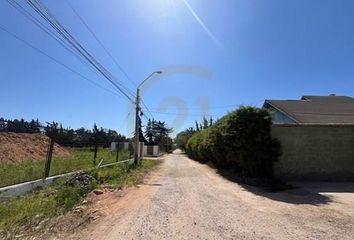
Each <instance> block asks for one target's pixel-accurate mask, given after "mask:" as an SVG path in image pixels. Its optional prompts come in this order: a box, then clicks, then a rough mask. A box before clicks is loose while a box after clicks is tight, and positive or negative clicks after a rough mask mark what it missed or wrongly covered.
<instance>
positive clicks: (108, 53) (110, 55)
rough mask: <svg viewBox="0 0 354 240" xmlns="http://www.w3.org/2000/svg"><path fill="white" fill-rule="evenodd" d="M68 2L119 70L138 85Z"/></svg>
mask: <svg viewBox="0 0 354 240" xmlns="http://www.w3.org/2000/svg"><path fill="white" fill-rule="evenodd" d="M66 3H67V4H68V6H69V7H70V8H71V10H72V11H73V12H74V13H75V15H76V16H77V17H78V18H79V19H80V21H81V22H82V24H84V25H85V27H86V29H87V30H88V31H89V32H90V33H91V34H92V36H93V37H94V38H95V39H96V41H97V42H98V43H99V44H100V46H101V47H102V48H103V50H104V51H105V52H106V54H107V55H108V56H109V57H110V58H111V59H112V61H113V62H114V63H115V65H116V66H117V67H118V68H119V70H120V71H121V72H122V73H123V74H124V76H125V77H126V78H127V79H128V80H129V81H130V82H131V83H132V84H133V85H134V86H135V87H136V83H135V82H134V81H133V80H132V79H131V78H130V77H129V76H128V74H127V73H126V72H125V71H124V69H123V68H122V66H121V65H120V64H119V63H118V62H117V60H116V59H115V58H114V57H113V56H112V54H111V53H110V52H109V51H108V50H107V48H106V47H105V46H104V45H103V43H102V42H101V41H100V39H99V38H98V37H97V35H96V34H95V33H94V31H93V30H92V29H91V28H90V27H89V25H88V24H87V23H86V22H85V20H84V19H83V18H82V17H81V15H80V14H79V13H78V11H76V10H75V8H74V7H73V6H72V5H71V4H70V2H69V1H68V0H66Z"/></svg>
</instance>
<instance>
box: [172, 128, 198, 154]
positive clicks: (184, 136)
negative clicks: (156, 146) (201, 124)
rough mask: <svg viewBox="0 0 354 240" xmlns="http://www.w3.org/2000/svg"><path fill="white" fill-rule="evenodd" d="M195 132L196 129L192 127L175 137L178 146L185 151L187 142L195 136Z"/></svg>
mask: <svg viewBox="0 0 354 240" xmlns="http://www.w3.org/2000/svg"><path fill="white" fill-rule="evenodd" d="M194 133H196V130H194V129H193V128H192V127H190V128H187V129H186V130H184V131H182V132H180V133H178V134H177V135H176V138H175V143H176V144H177V147H178V148H180V149H182V150H183V151H185V150H186V145H187V142H188V140H189V139H190V138H191V137H192V136H193V134H194Z"/></svg>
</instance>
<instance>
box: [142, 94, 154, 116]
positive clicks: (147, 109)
mask: <svg viewBox="0 0 354 240" xmlns="http://www.w3.org/2000/svg"><path fill="white" fill-rule="evenodd" d="M140 100H141V103H142V104H143V105H144V107H145V109H146V111H148V113H149V114H150V116H151V117H152V118H154V115H153V114H152V113H151V111H150V110H149V108H148V107H147V106H146V104H145V102H144V100H143V99H142V98H141V99H140Z"/></svg>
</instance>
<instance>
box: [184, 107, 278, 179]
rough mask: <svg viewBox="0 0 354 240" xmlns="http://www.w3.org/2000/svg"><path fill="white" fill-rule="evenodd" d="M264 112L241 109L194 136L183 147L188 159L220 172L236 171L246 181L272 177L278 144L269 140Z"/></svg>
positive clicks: (269, 118)
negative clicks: (221, 170)
mask: <svg viewBox="0 0 354 240" xmlns="http://www.w3.org/2000/svg"><path fill="white" fill-rule="evenodd" d="M271 124H272V121H271V117H270V115H269V113H268V111H267V110H265V109H260V108H255V107H241V108H239V109H238V110H236V111H234V112H231V113H229V114H227V115H226V116H224V117H223V118H221V119H220V120H219V121H217V122H216V123H215V124H214V125H213V126H212V127H210V128H208V129H206V130H203V131H199V132H197V133H195V134H194V135H193V136H192V137H191V138H190V139H189V141H188V143H187V145H186V152H187V154H188V155H189V157H191V158H193V159H195V160H198V161H200V162H207V161H211V162H213V163H214V164H215V165H216V166H217V167H220V168H236V169H238V170H240V171H241V172H242V173H243V175H245V176H248V177H266V178H270V177H272V176H273V162H274V161H276V160H277V159H278V157H279V155H280V144H279V142H278V141H277V140H275V139H273V138H272V137H271V134H270V131H271Z"/></svg>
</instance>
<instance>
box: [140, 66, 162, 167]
mask: <svg viewBox="0 0 354 240" xmlns="http://www.w3.org/2000/svg"><path fill="white" fill-rule="evenodd" d="M154 74H162V71H155V72H153V73H151V74H150V75H149V76H148V77H147V78H145V79H144V81H142V82H141V83H140V84H139V85H138V87H137V88H136V99H135V139H134V145H135V149H134V164H135V165H137V164H138V163H139V160H140V159H139V144H140V143H139V129H140V119H139V114H140V106H139V105H140V96H139V94H140V90H139V88H140V86H141V85H142V84H143V83H144V82H145V81H146V80H148V79H149V78H150V77H152V76H153V75H154Z"/></svg>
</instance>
